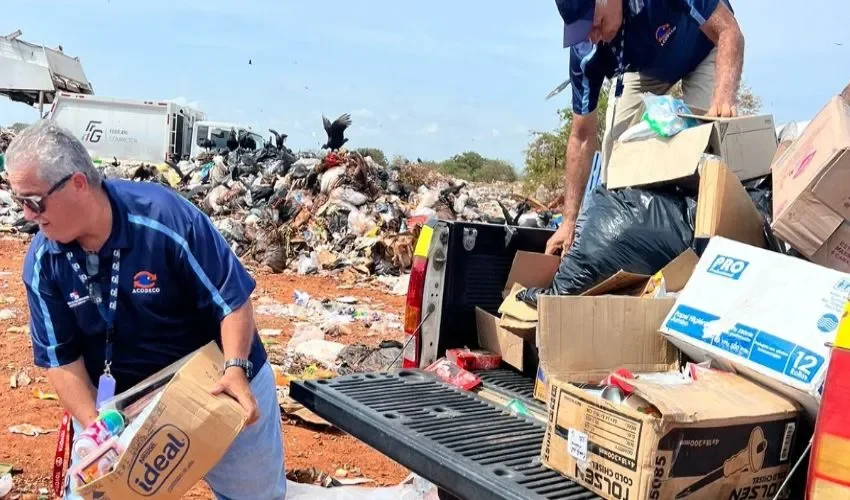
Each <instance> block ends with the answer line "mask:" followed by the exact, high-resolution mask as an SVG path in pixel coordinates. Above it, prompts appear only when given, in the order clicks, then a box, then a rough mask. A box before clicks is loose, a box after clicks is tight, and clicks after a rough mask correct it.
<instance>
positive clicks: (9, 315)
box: [0, 309, 18, 321]
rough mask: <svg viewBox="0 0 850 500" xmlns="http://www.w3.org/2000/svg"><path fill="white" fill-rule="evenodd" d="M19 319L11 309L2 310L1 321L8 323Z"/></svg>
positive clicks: (0, 312) (0, 313)
mask: <svg viewBox="0 0 850 500" xmlns="http://www.w3.org/2000/svg"><path fill="white" fill-rule="evenodd" d="M17 317H18V314H17V313H16V312H15V311H13V310H11V309H0V321H7V320H10V319H15V318H17Z"/></svg>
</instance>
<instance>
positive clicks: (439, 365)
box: [425, 358, 481, 391]
mask: <svg viewBox="0 0 850 500" xmlns="http://www.w3.org/2000/svg"><path fill="white" fill-rule="evenodd" d="M425 371H426V372H430V373H433V374H434V375H435V376H436V377H437V378H438V379H440V380H442V381H443V382H445V383H447V384H451V385H453V386H455V387H460V388H461V389H463V390H465V391H469V390H472V389H474V388H476V387H478V385H479V384H481V379H480V378H478V376H477V375H475V374H474V373H471V372H468V371H466V370H464V369H463V368H461V367H459V366H457V365H456V364H454V363H452V362H451V361H449V360H448V359H446V358H442V359H438V360H437V361H435V362H434V363H433V364H431V365H430V366H429V367H428V368H425Z"/></svg>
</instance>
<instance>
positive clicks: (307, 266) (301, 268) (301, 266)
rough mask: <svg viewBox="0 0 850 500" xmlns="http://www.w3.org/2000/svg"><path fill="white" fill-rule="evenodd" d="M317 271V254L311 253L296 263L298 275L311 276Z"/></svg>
mask: <svg viewBox="0 0 850 500" xmlns="http://www.w3.org/2000/svg"><path fill="white" fill-rule="evenodd" d="M318 270H319V254H318V253H316V252H311V253H310V255H302V256H301V259H300V260H299V261H298V274H311V273H315V272H316V271H318Z"/></svg>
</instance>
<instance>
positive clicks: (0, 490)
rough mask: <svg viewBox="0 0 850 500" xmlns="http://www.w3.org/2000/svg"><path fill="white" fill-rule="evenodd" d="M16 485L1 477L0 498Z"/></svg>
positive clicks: (9, 476) (10, 480) (5, 476)
mask: <svg viewBox="0 0 850 500" xmlns="http://www.w3.org/2000/svg"><path fill="white" fill-rule="evenodd" d="M14 486H15V482H14V481H13V480H12V475H11V474H5V475H4V476H2V477H0V498H3V497H5V496H6V495H8V494H9V493H11V492H12V488H14ZM305 498H306V497H305Z"/></svg>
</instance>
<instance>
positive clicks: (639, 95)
mask: <svg viewBox="0 0 850 500" xmlns="http://www.w3.org/2000/svg"><path fill="white" fill-rule="evenodd" d="M615 86H616V80H613V81H612V82H611V91H610V93H609V94H608V109H607V110H606V111H605V133H604V135H603V136H602V148H601V149H602V182H603V183H604V182H605V181H607V179H608V175H607V174H608V161H609V160H610V159H611V152H612V151H613V149H614V143H615V142H616V141H617V139H618V138H619V137H620V136H621V135H623V132H625V131H626V130H628V128H629V127H630V126H631V125H632V124H633V122H634V121H636V120H637V119H639V118H640V117H639V116H637V114H638V112H639V111H640V110H641V109H643V108H642V106H643V94H644V93H646V92H649V93H652V94H656V95H660V94H666V93H667V91H668V90H670V87H671V85H669V84H666V83H664V82H661V81H658V80H656V79H654V78H649V77H647V76H641V75H640V73H626V74H625V75H624V76H623V95H622V96H620V100H619V101H618V102H617V107H616V115H615V114H614V113H615V109H614V88H615Z"/></svg>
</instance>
